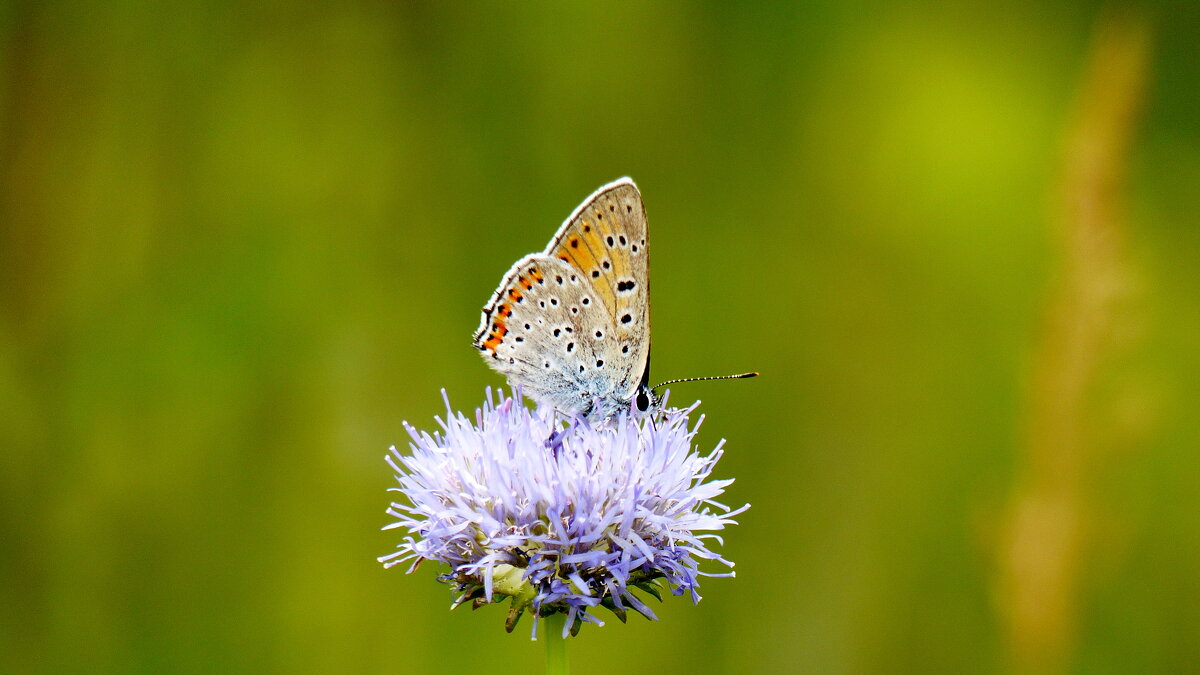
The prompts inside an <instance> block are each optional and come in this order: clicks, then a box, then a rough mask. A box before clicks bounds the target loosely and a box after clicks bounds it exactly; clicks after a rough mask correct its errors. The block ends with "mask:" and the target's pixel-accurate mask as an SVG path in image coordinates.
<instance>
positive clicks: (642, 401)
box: [636, 391, 650, 412]
mask: <svg viewBox="0 0 1200 675" xmlns="http://www.w3.org/2000/svg"><path fill="white" fill-rule="evenodd" d="M636 404H637V409H638V410H640V411H641V412H646V410H647V409H649V408H650V397H649V396H647V395H646V392H644V391H639V392H638V395H637V401H636Z"/></svg>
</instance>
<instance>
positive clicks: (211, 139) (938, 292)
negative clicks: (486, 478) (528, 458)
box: [0, 1, 1200, 673]
mask: <svg viewBox="0 0 1200 675" xmlns="http://www.w3.org/2000/svg"><path fill="white" fill-rule="evenodd" d="M1197 35H1200V8H1198V6H1197V5H1196V3H1194V2H1188V3H1184V2H1180V3H1175V4H1166V5H1143V6H1132V7H1117V8H1105V7H1104V6H1102V5H1100V4H1098V3H1093V2H1055V3H1045V2H1015V3H1001V4H997V3H990V2H982V1H975V2H970V1H969V2H962V3H952V4H944V3H918V4H912V3H902V2H894V1H866V2H853V3H841V4H832V3H812V2H810V3H778V4H764V5H756V6H754V7H739V8H735V7H734V6H733V4H729V3H722V2H662V3H650V4H637V5H626V4H623V3H622V4H613V3H586V4H584V3H568V4H560V3H530V4H523V5H520V6H512V5H510V3H491V4H483V5H475V6H470V7H468V6H467V5H465V4H456V3H386V2H379V3H370V2H348V3H338V4H337V5H336V6H332V7H327V8H316V7H309V6H301V5H299V4H292V3H265V4H261V5H254V6H251V5H246V4H242V3H232V2H226V3H221V2H214V3H203V2H181V3H174V4H166V3H162V4H160V3H141V2H106V3H91V2H55V3H41V2H16V3H14V2H4V3H0V671H5V672H21V671H28V670H37V671H43V670H47V671H50V670H71V671H81V670H101V671H122V672H128V671H143V672H153V671H174V672H189V671H208V672H212V671H219V670H235V671H286V672H305V671H324V672H337V671H391V672H420V671H426V672H435V671H439V670H442V671H449V670H451V669H453V670H455V671H458V672H474V671H478V672H494V673H518V672H530V671H533V672H537V671H539V670H540V668H541V663H540V662H541V658H542V657H541V645H540V644H539V643H533V642H530V640H529V635H528V624H527V623H524V622H523V623H522V624H521V626H519V627H518V629H517V631H516V632H515V633H514V634H512V635H507V634H505V633H504V632H503V629H502V624H503V615H504V611H503V609H501V608H498V607H489V608H485V609H483V610H480V611H479V612H475V613H472V612H470V611H469V610H466V609H460V610H458V611H455V612H453V613H451V612H449V611H447V608H448V606H449V602H450V599H451V595H450V592H449V590H448V589H447V587H445V586H442V585H440V584H438V583H436V582H435V581H434V579H433V577H434V575H435V573H436V570H434V569H433V568H431V567H428V566H427V567H424V568H422V569H421V570H419V571H418V572H417V573H416V574H413V575H411V576H406V575H404V574H403V573H402V571H400V569H393V570H390V571H385V570H383V569H382V568H381V567H380V565H378V564H377V563H376V562H375V557H376V556H378V555H382V554H384V553H387V552H389V551H390V550H392V548H393V547H394V545H395V543H396V541H397V537H396V534H395V533H383V532H380V531H379V528H380V527H381V526H383V525H384V524H385V523H387V522H388V520H389V519H388V517H387V516H386V515H385V514H384V509H385V507H386V505H387V502H388V501H389V498H390V495H389V494H388V493H386V492H385V488H387V487H388V486H390V485H391V484H392V483H393V479H392V476H391V474H390V472H389V470H388V468H387V466H386V465H385V464H384V462H383V456H384V453H385V451H386V450H387V448H388V446H389V445H391V444H394V443H395V444H401V445H403V444H405V442H406V438H407V437H406V434H405V432H404V430H403V428H402V425H401V421H402V420H405V419H407V420H409V421H411V422H412V423H414V424H416V425H417V426H418V427H425V428H428V427H430V426H432V424H433V422H432V418H433V416H434V415H435V414H439V413H440V411H441V410H442V407H441V398H440V397H441V395H440V393H439V390H440V389H441V388H443V387H444V388H445V389H446V390H447V391H448V392H449V396H450V398H451V401H452V402H453V403H454V404H456V406H457V407H461V408H471V407H474V406H475V405H477V404H478V402H479V401H480V400H481V399H482V394H483V389H484V387H485V386H487V385H497V384H499V383H500V382H501V380H500V378H499V377H498V376H497V375H495V374H493V373H492V372H491V371H489V370H488V369H487V368H486V367H485V365H484V364H483V363H482V362H481V361H480V359H479V357H478V356H477V355H476V354H475V353H474V352H473V350H472V349H471V346H470V337H471V334H472V331H473V330H474V328H475V327H476V324H477V322H478V318H479V308H480V307H481V305H482V304H483V302H484V301H485V300H486V299H487V298H488V294H489V293H490V292H491V291H492V289H493V288H494V286H495V284H496V283H497V282H498V280H499V279H500V276H501V274H502V273H503V272H504V271H505V270H506V269H508V266H509V265H510V263H511V262H512V261H513V260H515V259H516V258H517V257H519V256H520V255H522V254H524V253H527V252H529V251H533V250H537V249H540V248H541V247H542V246H544V245H545V243H546V241H547V240H548V239H549V237H550V235H551V234H552V233H553V231H554V229H555V228H556V227H557V226H558V224H559V223H560V222H561V221H562V219H563V218H564V217H565V216H566V215H567V214H568V213H569V212H570V211H571V209H572V208H574V206H575V205H576V204H577V203H578V202H579V201H580V200H581V199H582V198H583V197H584V196H585V195H587V194H589V193H590V192H591V191H592V190H594V189H595V188H596V187H597V186H599V185H601V184H602V183H604V182H606V181H609V180H612V179H614V178H617V177H619V176H622V175H630V176H632V177H633V178H634V179H635V180H637V181H638V184H639V186H640V188H641V189H642V192H643V195H644V197H645V200H646V204H647V209H648V212H649V216H650V222H651V224H652V232H651V234H652V240H653V251H654V255H653V264H652V271H653V277H654V279H653V282H654V298H653V313H654V365H655V374H654V379H665V378H668V377H683V376H692V375H705V374H721V373H728V372H738V371H742V370H748V369H754V370H760V371H762V372H763V377H762V378H759V379H758V380H752V381H746V382H735V383H711V384H696V385H679V386H676V387H674V394H675V398H676V401H677V402H678V401H683V400H685V399H686V400H691V399H694V398H697V397H698V398H702V399H703V400H704V405H703V407H702V411H703V412H705V413H706V414H707V415H708V417H707V421H706V422H705V425H704V428H703V430H702V432H701V435H700V442H701V445H702V446H703V447H706V448H707V447H711V446H712V445H713V444H715V443H716V442H717V440H718V439H720V438H727V439H729V443H728V452H727V454H726V457H725V459H724V460H723V461H722V464H721V466H720V467H719V471H718V473H719V474H720V475H721V476H722V477H736V478H737V482H736V483H735V484H734V486H733V487H732V488H731V489H730V491H729V493H728V494H727V497H728V501H729V502H733V503H738V504H740V503H743V502H750V503H752V504H753V508H752V509H751V510H750V511H749V512H748V513H747V514H745V515H744V516H742V517H741V519H740V520H741V522H742V524H741V525H740V526H738V527H736V528H733V529H732V530H730V531H728V532H727V533H726V540H725V546H724V548H723V549H722V550H723V552H724V553H725V555H726V556H727V557H729V558H730V559H732V560H734V561H736V562H737V563H738V567H737V572H738V576H737V578H736V579H713V580H709V581H708V582H706V583H705V584H704V587H703V588H702V592H703V593H704V596H705V597H704V600H703V602H701V603H700V605H699V606H696V607H693V606H691V604H690V602H688V601H687V600H685V599H682V598H668V600H667V602H665V603H664V604H662V605H661V606H657V607H656V608H655V609H656V611H658V612H659V615H660V617H661V618H662V620H661V621H660V622H657V623H651V622H646V621H642V620H640V619H631V623H630V624H628V625H621V624H619V623H617V622H615V621H610V622H609V624H608V625H607V626H605V627H604V628H601V629H594V628H591V627H589V628H587V629H585V631H584V633H583V634H582V635H581V637H580V638H579V639H578V640H575V641H574V642H573V644H572V660H573V663H574V666H575V669H576V671H577V672H579V673H599V672H611V671H614V670H616V671H619V672H651V671H652V670H653V671H657V672H684V671H688V672H716V673H722V672H729V673H754V672H892V671H908V672H927V671H939V672H1006V671H1009V670H1027V671H1031V672H1036V671H1043V672H1054V671H1066V672H1184V671H1194V670H1195V669H1196V668H1197V667H1200V666H1198V664H1200V574H1198V573H1197V569H1198V566H1200V565H1198V564H1200V489H1198V488H1200V453H1198V452H1197V450H1198V448H1200V425H1198V424H1197V422H1196V417H1197V412H1196V411H1197V410H1198V409H1200V302H1197V298H1198V297H1200V94H1198V93H1197V92H1198V91H1200V48H1198V47H1197V44H1198V43H1197Z"/></svg>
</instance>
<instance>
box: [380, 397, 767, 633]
mask: <svg viewBox="0 0 1200 675" xmlns="http://www.w3.org/2000/svg"><path fill="white" fill-rule="evenodd" d="M443 398H444V399H445V392H444V391H443ZM445 400H446V411H447V412H446V417H445V419H444V420H442V419H438V423H439V425H440V426H441V431H440V432H437V433H434V434H429V433H426V432H419V431H417V430H416V429H414V428H412V427H411V426H409V425H408V424H407V423H406V424H405V427H406V428H407V429H408V432H409V434H410V435H411V436H412V441H411V443H410V448H411V451H412V452H411V454H409V455H403V454H401V453H400V452H399V451H397V450H396V448H395V447H393V448H392V449H391V450H392V452H391V455H390V456H388V457H387V461H388V464H389V465H391V467H392V470H393V471H394V472H395V475H396V479H397V480H398V481H399V486H397V487H392V488H390V490H391V491H395V492H400V493H402V494H403V495H404V498H405V500H406V501H402V502H393V503H392V505H391V507H390V508H389V509H388V511H387V512H388V514H389V515H391V516H392V517H394V518H396V521H395V522H393V523H391V524H390V525H387V526H386V527H385V528H384V529H385V530H390V529H396V528H404V529H405V530H407V532H408V534H407V535H406V536H405V537H404V539H403V541H402V542H401V543H400V544H399V545H398V546H397V547H396V550H395V551H394V552H392V553H390V554H388V555H385V556H382V557H380V558H379V561H380V562H381V563H383V565H384V566H385V567H392V566H394V565H398V564H400V563H403V562H407V561H412V565H411V566H410V567H409V570H408V571H409V572H412V571H414V570H415V569H416V568H417V566H418V565H419V564H420V563H421V562H422V561H423V560H434V561H437V562H441V563H446V564H447V565H449V566H450V572H449V573H446V574H443V575H441V576H439V580H441V581H443V582H446V583H449V584H453V585H454V586H455V587H456V590H457V591H458V592H459V595H458V596H457V599H456V600H455V601H454V607H457V606H459V605H462V604H464V603H466V602H468V601H470V602H471V604H472V606H473V607H476V608H478V607H480V606H482V605H485V604H487V603H491V602H500V601H501V600H503V599H504V598H508V599H510V600H511V604H510V608H509V612H508V617H507V620H506V622H505V628H506V629H507V630H508V631H510V632H511V631H512V630H513V627H514V626H515V625H516V622H517V620H518V619H519V618H520V616H521V614H522V613H523V612H524V611H525V610H526V609H527V608H532V610H533V612H534V616H535V619H534V624H535V626H534V630H535V635H536V622H537V618H536V617H538V616H547V615H550V614H552V613H555V612H563V613H565V614H566V615H567V617H566V623H565V627H564V635H566V633H567V632H570V633H577V632H578V630H579V628H580V626H582V624H583V623H584V622H591V623H596V624H597V625H603V622H602V621H600V620H599V619H598V618H596V617H595V616H594V615H593V614H592V610H595V609H596V608H597V607H603V608H605V609H608V610H610V611H612V612H613V613H614V614H615V615H616V616H617V617H618V618H619V619H621V620H622V621H624V620H625V616H626V611H627V610H628V609H632V610H634V611H636V612H638V613H640V614H642V615H644V616H646V617H647V618H649V619H657V617H655V616H654V612H653V611H651V610H650V608H649V607H648V606H646V604H645V603H644V602H642V600H641V599H639V598H638V596H636V595H635V594H634V592H633V590H634V589H635V588H636V589H640V590H642V591H644V592H645V593H647V594H649V595H652V596H654V597H656V598H659V599H661V596H660V594H659V591H660V590H661V589H662V588H663V587H664V584H665V586H666V587H667V588H670V590H671V592H672V593H673V594H675V595H682V594H683V593H685V592H686V593H690V594H691V597H692V601H693V603H695V602H699V601H700V595H699V593H698V590H697V589H698V587H699V579H700V577H702V576H712V577H720V576H729V577H731V576H734V573H733V572H732V571H727V572H723V573H707V572H701V571H700V569H699V566H700V563H701V561H705V560H712V561H716V562H717V563H720V564H723V565H725V566H727V567H729V568H732V567H733V563H732V562H729V561H727V560H725V559H724V558H722V557H721V556H720V555H718V554H717V553H715V552H713V551H712V550H710V549H709V543H710V542H711V541H715V542H717V543H718V544H719V543H721V539H720V537H719V536H717V535H715V534H704V533H705V532H711V531H714V530H721V529H723V528H724V527H725V526H726V525H732V524H735V521H734V520H732V518H733V516H736V515H737V514H739V513H741V512H742V511H744V510H745V509H747V508H749V505H748V504H747V505H744V506H742V507H740V508H738V509H734V510H731V509H730V508H729V507H727V506H725V505H724V504H721V503H719V502H717V501H714V500H715V499H716V498H717V497H718V496H719V495H721V493H723V492H724V490H725V488H726V487H727V486H728V485H729V484H730V483H732V482H733V481H732V480H710V478H709V476H710V474H711V473H712V471H713V469H714V467H715V466H716V463H717V461H718V460H719V459H720V458H721V454H722V446H723V444H724V441H721V443H718V444H717V447H716V448H714V449H713V450H712V452H710V453H708V454H707V455H701V454H700V453H699V452H697V451H696V450H694V449H693V447H692V441H693V439H694V437H695V435H696V430H697V429H698V428H699V426H700V421H697V422H696V424H695V425H694V426H692V427H691V428H690V429H689V427H688V415H689V414H691V413H692V411H694V410H695V408H696V405H698V404H693V405H692V406H691V407H688V408H686V409H682V410H681V409H663V410H662V412H660V413H659V414H657V415H638V414H635V413H633V412H630V413H628V414H627V413H621V414H618V415H617V416H616V417H614V418H611V419H609V420H607V421H606V422H602V423H597V422H595V421H589V420H587V419H586V418H583V417H579V416H575V417H570V418H567V417H565V416H563V415H562V414H560V413H558V412H556V411H555V410H554V409H553V408H551V407H550V406H546V405H543V406H540V407H538V408H537V409H536V410H529V409H528V408H526V407H525V406H523V405H521V404H520V402H519V399H517V398H513V397H509V396H505V395H504V393H503V392H501V393H500V394H499V400H498V401H493V395H492V392H491V390H490V389H489V390H488V392H487V397H486V400H485V402H484V404H483V406H482V407H481V408H479V409H477V410H476V412H475V419H474V421H471V420H468V419H467V418H466V417H465V416H463V414H462V413H459V412H455V411H454V410H453V408H451V407H450V402H449V400H448V399H445ZM702 420H703V417H701V421H702Z"/></svg>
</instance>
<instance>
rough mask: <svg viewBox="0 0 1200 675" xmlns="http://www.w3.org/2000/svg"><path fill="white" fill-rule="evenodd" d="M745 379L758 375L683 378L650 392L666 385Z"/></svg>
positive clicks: (664, 383)
mask: <svg viewBox="0 0 1200 675" xmlns="http://www.w3.org/2000/svg"><path fill="white" fill-rule="evenodd" d="M747 377H758V373H738V374H737V375H714V376H712V377H683V378H680V379H678V380H667V381H666V382H662V383H660V384H656V385H654V386H653V387H650V391H654V390H655V389H658V388H660V387H665V386H667V385H668V384H678V383H680V382H703V381H705V380H741V379H744V378H747Z"/></svg>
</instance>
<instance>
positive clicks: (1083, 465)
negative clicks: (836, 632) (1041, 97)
mask: <svg viewBox="0 0 1200 675" xmlns="http://www.w3.org/2000/svg"><path fill="white" fill-rule="evenodd" d="M1149 46H1150V34H1149V29H1148V25H1147V23H1146V22H1144V21H1141V20H1138V19H1135V18H1133V17H1130V16H1106V17H1104V18H1102V19H1101V20H1100V21H1099V22H1098V23H1097V28H1096V31H1095V35H1094V37H1093V42H1092V45H1091V49H1090V55H1089V59H1088V66H1087V72H1086V76H1085V79H1084V81H1083V83H1082V88H1081V91H1080V95H1079V99H1078V101H1077V105H1076V110H1075V115H1074V119H1073V120H1072V122H1071V125H1070V126H1069V128H1068V135H1067V144H1066V146H1065V154H1064V161H1063V170H1062V179H1061V183H1060V185H1059V186H1058V187H1057V194H1056V195H1055V205H1056V210H1055V213H1054V216H1053V218H1052V222H1051V225H1052V227H1054V228H1055V229H1056V235H1057V236H1060V237H1061V258H1060V259H1059V262H1058V269H1056V270H1055V280H1056V281H1055V285H1054V287H1053V288H1052V289H1051V291H1050V294H1049V298H1048V300H1049V304H1048V307H1047V310H1048V312H1047V316H1046V320H1045V322H1044V325H1043V330H1042V334H1041V335H1040V337H1039V339H1038V344H1037V347H1036V351H1035V355H1034V362H1033V364H1032V365H1033V373H1032V378H1031V382H1030V387H1029V390H1028V398H1027V401H1028V403H1027V407H1026V423H1027V427H1026V429H1025V434H1024V439H1025V447H1024V448H1023V454H1022V455H1021V457H1020V458H1019V460H1018V462H1019V463H1018V467H1017V470H1016V481H1015V485H1014V491H1013V496H1012V499H1011V502H1010V504H1009V506H1008V510H1007V513H1006V515H1005V519H1004V523H1003V530H1002V532H1001V540H1000V547H999V549H998V555H999V559H998V575H997V580H996V594H997V599H998V602H999V604H1000V607H1001V610H1002V613H1003V620H1004V622H1005V623H1006V627H1007V631H1008V638H1009V648H1010V649H1011V656H1012V659H1013V665H1014V667H1015V668H1016V669H1017V670H1019V671H1020V672H1037V673H1045V672H1059V671H1062V670H1064V669H1066V668H1067V667H1068V666H1069V665H1070V662H1071V655H1072V652H1073V649H1074V644H1075V640H1076V633H1077V622H1078V616H1079V603H1080V576H1081V571H1082V570H1083V569H1084V568H1085V566H1086V565H1087V562H1088V558H1089V555H1090V553H1091V552H1092V549H1091V548H1090V544H1091V543H1093V542H1092V541H1091V540H1090V538H1089V522H1090V516H1091V515H1092V513H1091V509H1090V508H1089V503H1090V500H1091V499H1094V498H1095V496H1096V495H1094V494H1091V493H1090V492H1089V478H1090V477H1091V476H1092V475H1094V472H1095V471H1096V469H1097V465H1098V462H1099V461H1100V459H1101V458H1100V457H1099V452H1098V450H1097V448H1096V447H1095V444H1094V443H1092V442H1090V441H1091V440H1092V439H1094V438H1095V435H1094V428H1095V422H1096V421H1097V420H1096V415H1095V414H1094V412H1093V409H1092V408H1090V407H1089V401H1090V393H1091V391H1092V389H1093V387H1092V385H1093V384H1094V382H1095V380H1096V375H1097V372H1098V370H1099V369H1100V368H1101V367H1102V365H1103V361H1104V359H1105V357H1106V355H1107V354H1108V352H1110V351H1111V348H1112V340H1111V338H1112V336H1113V335H1114V333H1115V329H1117V328H1119V326H1117V324H1116V322H1117V320H1118V319H1117V312H1116V311H1115V305H1116V303H1117V301H1118V300H1120V299H1122V298H1123V297H1124V296H1125V295H1127V293H1128V291H1129V286H1130V283H1131V277H1132V274H1131V271H1130V270H1129V269H1128V261H1127V260H1126V257H1127V256H1126V242H1125V234H1126V233H1125V224H1124V222H1123V220H1122V215H1121V211H1122V208H1121V207H1122V204H1121V194H1122V190H1123V187H1124V170H1125V166H1126V162H1127V156H1128V151H1129V147H1130V144H1131V140H1132V137H1133V134H1134V132H1135V127H1136V121H1137V118H1138V111H1139V108H1140V104H1141V102H1142V98H1143V90H1144V86H1145V79H1146V71H1147V60H1148V58H1147V55H1148V52H1149Z"/></svg>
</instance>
